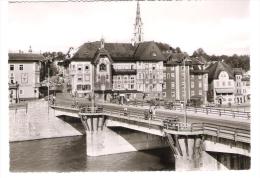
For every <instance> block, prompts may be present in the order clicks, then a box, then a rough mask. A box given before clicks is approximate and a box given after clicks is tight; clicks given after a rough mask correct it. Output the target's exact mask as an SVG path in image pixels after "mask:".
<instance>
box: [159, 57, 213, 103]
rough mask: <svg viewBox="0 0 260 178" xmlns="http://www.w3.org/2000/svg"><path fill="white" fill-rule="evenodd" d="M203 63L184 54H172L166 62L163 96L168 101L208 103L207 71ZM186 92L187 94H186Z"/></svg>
mask: <svg viewBox="0 0 260 178" xmlns="http://www.w3.org/2000/svg"><path fill="white" fill-rule="evenodd" d="M203 65H204V64H203V63H202V62H200V61H199V60H198V59H196V58H190V57H189V56H188V55H184V54H183V53H171V54H169V55H168V57H167V60H166V61H165V62H164V71H163V79H164V84H163V96H164V98H165V99H166V100H169V101H173V102H176V101H177V102H178V101H184V99H186V101H191V102H194V103H198V104H199V103H200V104H202V103H204V104H205V103H206V98H207V90H208V76H207V71H205V70H204V68H203ZM185 91H186V93H184V92H185Z"/></svg>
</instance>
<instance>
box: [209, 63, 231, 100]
mask: <svg viewBox="0 0 260 178" xmlns="http://www.w3.org/2000/svg"><path fill="white" fill-rule="evenodd" d="M207 70H208V71H209V77H208V83H209V92H208V100H209V102H213V103H216V104H220V105H222V104H223V105H228V104H234V103H235V77H234V73H233V71H232V69H231V68H230V67H229V66H228V65H227V64H226V63H224V62H221V61H218V62H215V63H213V64H211V65H210V66H209V67H208V68H207Z"/></svg>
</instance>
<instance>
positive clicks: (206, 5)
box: [8, 0, 250, 55]
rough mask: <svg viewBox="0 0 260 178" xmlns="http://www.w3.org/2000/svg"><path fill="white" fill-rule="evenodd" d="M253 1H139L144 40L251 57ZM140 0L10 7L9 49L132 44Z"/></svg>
mask: <svg viewBox="0 0 260 178" xmlns="http://www.w3.org/2000/svg"><path fill="white" fill-rule="evenodd" d="M249 5H250V3H249V0H201V1H200V0H197V1H187V0H186V1H185V0H184V1H170V2H158V1H157V2H151V1H149V2H148V1H146V2H142V1H141V2H140V7H141V18H142V21H143V23H144V25H143V31H144V41H157V42H163V43H168V44H170V45H171V46H172V47H174V48H175V47H180V48H181V49H182V51H185V52H187V53H188V54H190V55H191V54H192V53H193V51H194V50H196V49H198V48H203V49H204V51H205V52H206V53H208V54H215V55H222V54H226V55H232V54H234V53H236V54H249V49H250V11H249ZM135 14H136V1H124V2H103V1H102V2H31V3H9V5H8V48H9V50H10V51H16V50H23V51H28V49H29V46H32V50H33V51H34V52H40V51H41V52H45V51H63V52H66V51H67V50H68V49H69V47H74V48H75V49H77V48H78V47H79V46H80V45H82V44H83V43H85V42H88V41H98V40H100V39H101V37H102V36H103V37H104V39H105V42H129V43H130V42H131V38H132V37H133V32H134V22H135Z"/></svg>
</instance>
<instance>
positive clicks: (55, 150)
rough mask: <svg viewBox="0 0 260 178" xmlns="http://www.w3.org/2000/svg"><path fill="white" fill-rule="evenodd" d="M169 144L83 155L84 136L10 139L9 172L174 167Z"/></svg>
mask: <svg viewBox="0 0 260 178" xmlns="http://www.w3.org/2000/svg"><path fill="white" fill-rule="evenodd" d="M169 155H172V154H171V150H170V148H163V149H156V150H146V151H138V152H128V153H120V154H114V155H106V156H98V157H88V156H86V139H85V136H76V137H65V138H53V139H43V140H34V141H24V142H13V143H10V171H11V172H44V171H54V172H69V171H159V170H174V167H175V166H174V158H173V156H169Z"/></svg>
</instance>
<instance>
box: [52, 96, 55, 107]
mask: <svg viewBox="0 0 260 178" xmlns="http://www.w3.org/2000/svg"><path fill="white" fill-rule="evenodd" d="M55 101H56V97H55V96H53V97H52V104H53V105H55Z"/></svg>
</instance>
